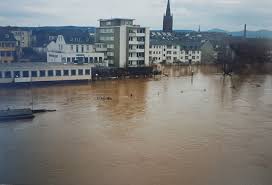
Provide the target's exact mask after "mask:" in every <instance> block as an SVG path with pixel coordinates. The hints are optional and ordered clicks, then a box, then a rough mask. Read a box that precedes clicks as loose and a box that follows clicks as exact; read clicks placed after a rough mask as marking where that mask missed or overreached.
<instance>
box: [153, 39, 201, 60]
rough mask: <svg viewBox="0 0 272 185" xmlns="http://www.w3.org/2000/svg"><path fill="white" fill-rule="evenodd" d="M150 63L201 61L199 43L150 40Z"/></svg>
mask: <svg viewBox="0 0 272 185" xmlns="http://www.w3.org/2000/svg"><path fill="white" fill-rule="evenodd" d="M149 55H150V61H152V63H168V64H173V63H187V64H198V63H200V62H201V50H200V45H199V44H197V43H193V42H184V43H182V42H181V43H178V42H175V41H152V42H151V45H150V50H149Z"/></svg>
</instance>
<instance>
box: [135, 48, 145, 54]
mask: <svg viewBox="0 0 272 185" xmlns="http://www.w3.org/2000/svg"><path fill="white" fill-rule="evenodd" d="M136 52H137V53H144V52H145V50H144V49H136Z"/></svg>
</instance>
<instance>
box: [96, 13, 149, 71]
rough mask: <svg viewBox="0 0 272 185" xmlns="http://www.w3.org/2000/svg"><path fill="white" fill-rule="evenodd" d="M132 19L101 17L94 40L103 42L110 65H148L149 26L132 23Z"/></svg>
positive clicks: (122, 66) (123, 66)
mask: <svg viewBox="0 0 272 185" xmlns="http://www.w3.org/2000/svg"><path fill="white" fill-rule="evenodd" d="M133 21H134V20H133V19H119V18H116V19H102V20H100V27H99V28H97V29H96V41H97V42H99V43H104V44H105V45H104V47H106V49H107V54H106V55H107V59H108V62H109V66H112V67H121V68H125V67H142V66H149V40H150V30H149V28H145V27H141V26H139V25H134V24H133Z"/></svg>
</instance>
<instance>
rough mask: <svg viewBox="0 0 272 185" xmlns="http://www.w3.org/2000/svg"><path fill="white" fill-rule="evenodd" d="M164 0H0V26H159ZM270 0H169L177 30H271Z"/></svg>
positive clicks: (160, 24)
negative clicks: (128, 21) (104, 22)
mask: <svg viewBox="0 0 272 185" xmlns="http://www.w3.org/2000/svg"><path fill="white" fill-rule="evenodd" d="M166 2H167V0H99V1H98V0H58V1H56V0H19V1H18V0H8V1H1V2H0V9H1V14H0V16H1V17H0V25H21V26H37V25H43V26H45V25H84V26H97V25H98V21H97V20H98V19H100V18H111V17H129V18H135V19H136V23H137V24H141V25H144V26H148V27H151V28H155V29H160V28H161V27H162V18H163V14H164V13H165V8H166ZM270 7H272V1H271V0H258V1H256V0H194V1H192V0H171V8H172V11H173V14H174V26H175V28H177V29H193V28H195V29H197V27H198V25H199V24H200V25H201V27H202V29H210V28H214V27H218V28H222V29H227V30H241V29H242V25H243V24H244V23H248V26H249V29H250V28H251V29H272V22H271V17H272V12H271V10H270Z"/></svg>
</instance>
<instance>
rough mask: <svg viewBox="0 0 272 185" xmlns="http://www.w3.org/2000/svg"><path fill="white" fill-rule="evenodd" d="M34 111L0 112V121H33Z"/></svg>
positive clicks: (9, 110) (13, 110)
mask: <svg viewBox="0 0 272 185" xmlns="http://www.w3.org/2000/svg"><path fill="white" fill-rule="evenodd" d="M34 117H35V116H34V115H33V111H32V110H31V109H7V110H0V121H6V120H21V119H33V118H34Z"/></svg>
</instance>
